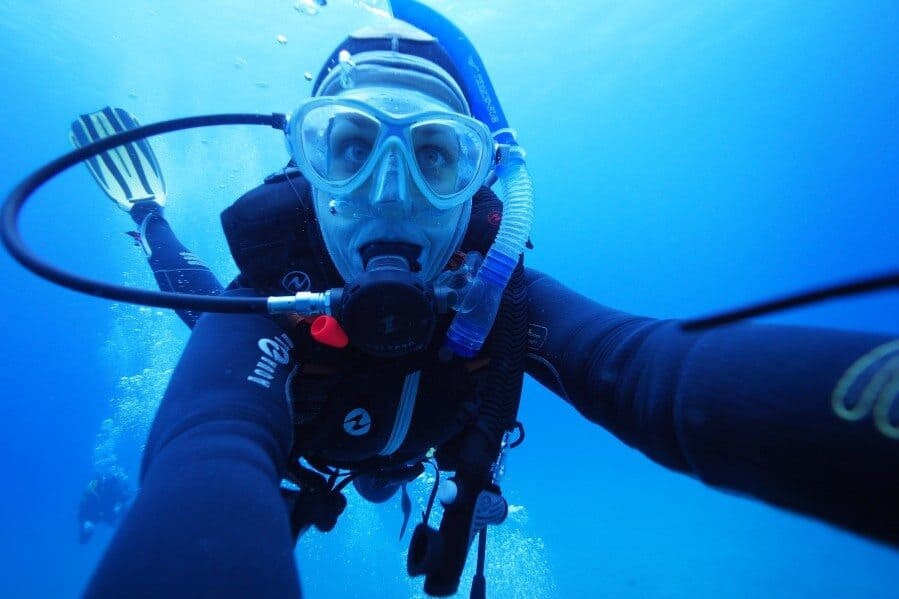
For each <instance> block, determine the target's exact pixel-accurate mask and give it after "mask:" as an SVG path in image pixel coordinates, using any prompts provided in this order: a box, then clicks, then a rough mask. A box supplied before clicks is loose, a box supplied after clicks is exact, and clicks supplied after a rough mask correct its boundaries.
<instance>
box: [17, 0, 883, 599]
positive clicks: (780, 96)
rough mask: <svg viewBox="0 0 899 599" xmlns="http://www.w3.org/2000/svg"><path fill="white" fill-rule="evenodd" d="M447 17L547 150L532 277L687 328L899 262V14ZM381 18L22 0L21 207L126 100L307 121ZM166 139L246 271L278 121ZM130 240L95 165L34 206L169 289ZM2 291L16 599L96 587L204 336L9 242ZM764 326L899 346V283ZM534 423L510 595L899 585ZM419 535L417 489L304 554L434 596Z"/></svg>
mask: <svg viewBox="0 0 899 599" xmlns="http://www.w3.org/2000/svg"><path fill="white" fill-rule="evenodd" d="M426 3H427V4H429V5H431V6H434V7H435V8H437V9H438V10H440V11H441V12H443V13H444V14H446V15H447V16H449V17H450V18H451V19H452V20H453V21H454V22H455V23H456V24H457V25H459V26H460V27H461V28H462V29H463V30H464V31H465V32H466V33H467V35H468V36H469V37H470V39H471V40H472V42H473V43H474V45H475V47H476V48H477V49H478V51H479V52H480V54H481V57H482V58H483V60H484V62H485V64H486V66H487V68H488V69H489V72H490V76H491V78H492V80H493V84H494V86H495V87H496V90H497V92H498V94H499V98H500V99H501V101H502V103H503V107H504V109H505V112H506V115H507V116H508V118H509V121H510V123H511V125H512V126H513V127H515V128H516V129H517V130H518V133H519V139H520V141H521V143H522V144H523V146H524V147H525V148H526V149H527V150H528V164H529V166H530V170H531V174H532V176H533V178H534V182H535V186H536V192H537V195H536V202H537V205H536V208H537V215H536V223H535V226H534V229H533V234H532V239H533V242H534V245H535V249H534V250H533V251H532V252H530V253H529V254H528V255H527V260H528V263H529V264H530V265H531V266H533V267H535V268H537V269H540V270H544V271H547V272H549V273H551V274H553V275H554V276H555V277H557V278H558V279H560V280H561V281H562V282H564V283H566V284H567V285H569V286H571V287H573V288H575V289H577V290H578V291H580V292H582V293H584V294H586V295H588V296H590V297H592V298H595V299H596V300H598V301H600V302H602V303H604V304H607V305H610V306H613V307H615V308H618V309H622V310H626V311H630V312H633V313H637V314H644V315H649V316H655V317H660V318H681V317H688V316H696V315H700V314H705V313H708V312H711V311H713V310H717V309H719V308H723V307H730V306H733V305H740V304H744V303H748V302H749V301H751V300H756V299H761V298H766V297H769V296H772V295H778V294H781V293H784V292H787V291H793V290H800V289H805V288H808V287H812V286H815V285H819V284H822V283H826V282H830V281H832V280H841V279H847V278H851V277H855V276H858V275H862V274H867V273H874V272H878V271H883V270H886V269H889V268H893V269H895V268H896V267H897V265H899V243H897V237H896V226H897V222H899V202H897V189H899V35H897V34H896V32H897V31H899V3H896V2H891V1H883V2H877V1H873V0H872V1H867V2H845V1H844V2H836V1H820V2H814V3H811V2H787V1H775V0H771V1H761V2H759V1H748V0H746V1H738V2H726V3H725V2H717V1H714V0H708V1H682V2H662V1H659V2H649V1H638V2H621V1H607V0H596V1H591V2H586V1H583V2H581V1H574V0H569V1H557V2H537V1H534V0H483V1H474V0H457V1H449V0H433V1H430V2H426ZM360 4H365V5H375V6H383V3H382V2H367V3H360V2H352V1H350V0H343V1H341V0H330V1H329V2H327V6H320V5H319V3H318V2H313V1H311V0H309V1H306V0H301V1H299V2H295V1H292V0H256V1H254V2H247V1H237V0H219V1H217V2H215V3H211V2H181V1H175V0H156V1H148V0H129V2H116V1H112V0H108V1H99V0H86V1H79V2H74V1H71V0H69V1H54V2H50V1H39V0H35V1H31V2H26V1H25V0H0V65H2V66H0V68H2V72H3V76H2V80H3V94H2V96H0V106H2V109H3V114H4V118H3V123H4V125H5V127H4V129H5V131H4V134H3V135H2V136H0V190H2V191H3V192H4V193H6V192H8V191H9V190H10V189H11V188H12V187H13V186H14V185H15V184H16V183H17V182H18V181H19V180H20V179H22V178H23V177H24V176H25V175H26V174H27V173H29V172H31V171H33V170H35V169H36V168H38V167H39V166H41V165H42V164H43V163H45V162H46V161H48V160H50V159H51V158H54V157H56V156H58V155H60V154H62V153H64V152H66V151H68V150H69V141H68V127H69V124H70V122H71V121H72V120H73V119H74V118H75V117H76V116H77V115H78V114H82V113H86V112H92V111H95V110H97V109H99V108H100V107H102V106H105V105H113V106H121V107H123V108H126V109H128V110H129V111H130V112H132V113H134V114H135V115H136V116H137V117H138V118H139V119H140V120H141V121H142V122H144V123H150V122H154V121H158V120H163V119H167V118H173V117H179V116H188V115H196V114H208V113H216V112H260V113H271V112H285V111H289V110H291V109H292V108H293V107H294V106H295V105H296V104H297V103H298V102H299V101H300V100H301V99H303V98H305V97H306V96H308V94H309V91H310V88H311V83H310V82H309V81H307V78H306V76H305V74H306V73H307V72H309V73H311V74H312V75H315V74H316V73H317V72H318V69H319V67H320V65H321V64H322V62H323V61H324V59H325V58H326V57H327V55H328V54H329V53H330V52H331V50H332V49H333V48H334V47H336V45H337V44H338V43H339V42H340V41H341V40H342V39H343V37H344V36H345V34H346V33H347V32H348V31H350V30H351V29H353V28H355V27H357V26H360V25H364V24H366V23H368V22H371V20H372V19H374V18H377V17H376V16H375V15H374V14H373V13H372V12H371V10H368V9H366V7H365V6H360ZM279 36H283V37H280V38H279ZM152 144H153V147H154V148H155V150H156V153H157V154H158V156H159V160H160V163H161V166H162V168H163V170H164V172H165V176H166V179H167V183H168V188H169V204H168V207H167V210H166V213H167V216H168V218H169V221H170V222H171V223H172V226H173V228H174V229H175V230H176V231H177V232H178V234H179V236H180V238H181V239H182V241H183V242H184V243H185V245H186V246H188V247H189V248H191V249H192V250H194V252H195V253H196V254H198V255H200V256H202V257H203V258H204V259H205V260H206V262H207V263H208V264H209V265H210V266H211V267H212V269H213V270H214V271H215V272H216V273H217V274H218V275H219V278H220V279H222V280H228V279H230V278H231V277H233V276H234V275H235V273H236V268H235V266H234V264H233V263H232V261H231V260H230V257H229V255H228V251H227V247H226V245H225V241H224V237H223V235H222V232H221V229H220V227H219V222H218V214H219V212H220V211H221V210H222V209H224V208H225V207H226V206H228V205H229V204H230V203H231V202H232V201H234V199H236V198H237V197H238V196H239V195H241V194H242V193H243V192H244V191H246V190H248V189H250V188H251V187H253V186H255V185H256V184H258V183H259V182H260V181H261V179H262V178H263V177H264V176H265V175H267V174H269V173H270V172H272V171H275V170H277V169H278V168H280V167H281V166H282V165H283V164H284V163H285V162H286V160H287V154H286V151H285V149H284V146H283V142H282V140H281V139H280V138H279V135H278V133H277V132H274V131H271V130H266V129H264V128H261V127H256V128H248V127H230V128H213V129H205V130H200V131H196V130H195V131H190V132H184V133H176V134H171V135H167V136H164V137H161V138H154V139H153V141H152ZM130 228H133V224H132V223H131V221H130V219H128V217H127V216H126V215H124V214H122V213H121V212H119V211H118V210H117V209H116V208H115V206H114V205H113V204H112V203H110V202H109V201H108V200H107V199H106V197H105V196H104V195H103V194H102V193H101V192H100V191H99V189H98V188H97V187H96V186H95V185H94V183H93V181H92V180H91V178H90V177H89V175H88V174H87V171H86V169H84V168H83V167H76V168H74V169H71V170H70V171H68V172H66V173H63V175H61V176H60V177H59V178H58V179H56V180H54V181H52V182H51V183H49V184H48V185H46V186H45V187H44V188H42V189H41V190H40V191H39V192H38V193H37V194H36V195H35V197H34V199H33V201H32V202H31V204H30V205H29V206H28V207H27V208H26V210H25V214H24V217H23V230H24V233H25V238H26V240H28V242H29V243H30V244H31V246H32V247H33V248H35V250H36V251H37V252H38V253H39V254H40V255H41V256H44V257H45V258H47V259H49V260H51V261H52V262H54V263H56V264H58V265H61V266H63V267H66V268H70V269H73V270H75V271H77V272H79V273H82V274H85V275H89V276H92V277H97V278H101V279H103V280H106V281H112V282H119V283H124V284H128V285H136V286H141V287H145V288H155V286H154V284H153V280H152V277H151V274H150V271H149V269H148V268H147V267H146V264H145V261H144V258H143V255H142V253H141V252H140V251H139V250H138V248H135V247H132V243H131V241H130V239H129V238H128V237H126V236H125V235H123V233H124V232H125V231H126V230H128V229H130ZM0 272H2V280H3V284H4V292H3V294H2V296H0V297H2V299H0V307H2V310H0V319H2V322H0V326H2V332H3V340H2V342H0V348H2V349H0V364H2V368H0V390H2V418H0V427H2V429H0V459H2V463H0V466H2V474H3V480H4V483H3V485H2V489H3V499H2V503H0V518H2V520H0V530H2V531H3V541H2V543H0V596H3V597H70V596H77V595H78V594H79V593H80V592H81V591H82V589H83V588H84V585H85V584H86V582H87V580H88V578H89V576H90V573H91V571H92V568H93V567H94V566H95V564H96V563H97V561H98V560H99V558H100V556H101V554H102V551H103V549H104V547H105V545H106V544H107V543H108V541H109V539H110V536H111V530H110V529H108V528H100V529H99V530H98V533H97V535H95V538H94V539H93V540H92V541H91V543H90V544H88V545H85V546H82V545H79V543H78V538H77V527H76V520H75V515H76V510H77V506H78V502H79V499H80V496H81V492H82V491H83V489H84V486H85V484H86V483H87V482H88V481H89V480H90V479H91V478H92V477H93V476H94V475H95V473H96V472H102V471H104V470H107V469H110V468H115V467H121V468H123V469H124V470H125V471H126V472H127V473H128V475H129V477H130V479H131V483H132V484H136V482H137V480H138V469H139V459H140V450H141V445H142V443H143V441H144V437H145V435H146V432H147V428H148V426H149V423H150V421H151V420H152V417H153V410H154V408H155V405H156V402H158V400H159V398H160V396H161V394H162V392H163V391H164V388H165V384H166V380H167V378H168V376H169V374H170V373H171V369H172V368H173V367H174V365H175V363H176V361H177V358H178V356H179V354H180V351H181V348H182V346H183V344H184V342H185V340H186V339H187V330H186V328H185V327H184V326H183V325H182V323H181V322H180V321H179V320H178V319H177V318H176V317H175V316H174V315H173V314H172V313H169V312H167V311H164V310H158V309H155V308H143V307H137V306H131V305H123V304H113V303H110V302H107V301H104V300H100V299H96V298H90V297H87V296H82V295H78V294H75V293H73V292H70V291H68V290H64V289H61V288H58V287H54V286H52V285H50V284H49V283H46V282H44V281H43V280H40V279H38V278H36V277H35V276H33V275H31V274H30V273H27V272H26V271H25V270H24V269H22V268H21V267H19V266H18V265H17V264H15V263H14V262H13V261H12V259H11V258H10V257H9V256H8V255H7V254H5V253H3V254H2V255H0ZM768 320H770V321H776V322H781V323H795V324H803V325H816V326H828V327H837V328H845V329H858V330H869V331H882V332H887V333H892V334H899V292H896V291H893V292H885V293H878V294H872V295H869V296H866V297H862V298H856V299H849V300H843V301H838V302H829V303H826V304H821V305H819V306H816V307H811V308H806V309H802V310H795V311H791V312H788V313H784V314H781V315H778V316H777V317H773V318H769V319H768ZM520 417H521V420H522V421H523V422H524V424H525V427H526V430H527V441H526V442H525V443H524V445H522V446H521V447H519V448H517V449H515V450H514V451H512V452H511V454H510V456H509V458H508V461H507V475H506V478H505V479H504V480H503V489H504V492H505V494H506V496H507V498H508V499H509V501H510V503H511V504H512V505H513V510H512V514H511V515H510V518H509V520H508V521H507V522H506V523H505V524H504V525H503V526H501V527H499V528H497V529H496V530H494V531H492V532H491V534H490V541H489V543H488V548H487V552H488V553H487V559H488V569H487V584H488V593H489V596H491V597H566V598H567V597H584V596H599V597H720V596H728V597H755V596H766V597H811V596H827V597H890V596H892V597H896V596H899V587H897V586H896V578H895V575H896V572H899V551H896V550H895V549H890V548H887V547H884V546H882V545H878V544H876V543H873V542H870V541H867V540H864V539H861V538H859V537H857V536H855V535H852V534H849V533H846V532H843V531H840V530H837V529H834V528H833V527H831V526H828V525H825V524H821V523H819V522H816V521H813V520H810V519H808V518H805V517H801V516H796V515H792V514H789V513H786V512H784V511H781V510H777V509H774V508H771V507H768V506H766V505H763V504H761V503H759V502H757V501H754V500H751V499H746V498H742V497H738V496H734V495H732V494H727V493H723V492H720V491H717V490H714V489H711V488H708V487H706V486H704V485H702V484H701V483H699V482H697V481H695V480H692V479H690V478H687V477H684V476H681V475H676V474H673V473H670V472H668V471H666V470H665V469H664V468H662V467H661V466H658V465H656V464H654V463H652V462H650V461H649V460H648V459H646V458H645V457H644V456H643V455H642V454H640V453H638V452H636V451H634V450H632V449H630V448H628V447H626V446H624V445H623V444H622V443H620V442H619V441H617V440H616V439H615V438H613V437H611V436H610V435H609V434H608V433H606V432H605V431H604V430H602V429H601V428H599V427H597V426H596V425H593V424H591V423H589V422H587V421H585V420H584V419H583V418H582V417H580V416H579V415H578V414H577V413H576V412H575V411H574V410H573V409H572V408H571V407H569V406H568V405H566V404H565V403H564V402H563V401H562V400H560V399H558V398H557V397H555V396H554V395H552V394H551V393H550V392H548V391H546V390H544V389H543V388H541V387H540V386H539V385H538V384H536V383H535V382H534V381H532V380H528V381H527V382H526V386H525V392H524V397H523V401H522V409H521V413H520ZM859 467H860V468H863V467H866V465H865V464H859ZM884 475H885V476H894V477H895V476H899V473H884ZM414 486H415V488H414V489H413V491H414V495H415V497H414V499H415V500H416V501H419V502H420V501H421V497H422V494H423V493H424V492H425V491H426V487H425V484H424V482H420V483H416V484H415V485H414ZM897 510H899V506H897ZM416 511H417V510H415V509H414V510H413V514H414V513H415V512H416ZM400 522H401V513H400V509H399V500H398V498H397V500H396V501H394V502H389V503H387V504H385V505H383V506H372V505H369V504H365V503H363V502H361V501H360V500H359V499H358V498H357V497H351V498H350V508H349V509H348V510H347V512H345V514H344V516H343V517H342V518H341V520H340V521H339V523H338V525H337V528H336V529H335V531H334V532H332V533H330V534H328V535H322V534H318V533H312V534H309V535H308V536H307V537H304V539H303V540H302V541H301V542H300V545H299V548H298V550H297V559H298V560H299V566H300V572H301V575H302V578H303V589H304V591H305V593H306V596H308V597H346V596H359V595H360V594H361V595H362V596H365V597H372V598H375V597H420V596H423V593H422V591H421V580H420V579H419V580H409V579H408V578H407V577H406V575H405V550H406V548H407V546H408V535H407V537H406V538H405V539H403V540H402V541H401V542H398V541H397V536H398V533H399V528H400ZM474 561H475V560H474V559H473V558H471V559H469V573H468V574H466V575H465V576H464V577H463V581H462V584H461V586H460V594H459V595H460V596H466V597H467V596H468V589H469V585H470V573H471V568H470V567H471V566H472V565H473V563H474ZM135 590H136V591H138V590H139V589H135Z"/></svg>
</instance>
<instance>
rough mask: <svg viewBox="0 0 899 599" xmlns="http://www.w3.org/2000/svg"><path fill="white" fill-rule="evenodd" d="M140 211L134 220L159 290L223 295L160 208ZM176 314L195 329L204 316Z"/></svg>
mask: <svg viewBox="0 0 899 599" xmlns="http://www.w3.org/2000/svg"><path fill="white" fill-rule="evenodd" d="M148 205H150V204H149V203H148ZM152 206H154V207H155V206H156V205H155V204H154V205H152ZM138 208H139V207H138V206H136V207H135V208H133V209H132V213H134V214H132V217H133V218H134V219H135V220H136V221H137V222H138V224H139V226H140V244H141V246H142V247H143V249H144V252H145V253H146V254H147V262H148V263H149V264H150V268H151V269H152V270H153V277H154V278H155V279H156V284H157V285H159V289H160V290H162V291H168V292H174V293H191V294H194V295H219V294H221V292H222V290H223V287H222V284H221V283H220V282H219V281H218V279H216V277H215V275H214V274H213V273H212V271H211V270H209V267H208V266H206V265H205V264H204V263H203V262H202V261H201V260H200V259H199V258H197V256H196V255H194V253H193V252H191V251H190V250H188V249H187V248H186V247H184V245H183V244H182V243H181V242H180V241H179V240H178V238H177V237H176V236H175V232H174V231H172V227H171V226H170V225H169V223H168V221H167V220H166V219H165V217H164V216H163V215H162V211H161V209H160V208H156V210H155V211H150V210H145V212H146V214H143V213H142V214H137V211H138ZM176 313H177V314H178V317H179V318H181V320H182V321H184V324H186V325H187V326H188V327H189V328H193V327H194V325H195V324H196V323H197V319H198V318H200V314H201V313H200V312H196V311H194V310H176Z"/></svg>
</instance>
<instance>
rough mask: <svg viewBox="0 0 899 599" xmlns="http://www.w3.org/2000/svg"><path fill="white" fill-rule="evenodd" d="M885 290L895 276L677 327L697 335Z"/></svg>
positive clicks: (896, 281) (898, 278)
mask: <svg viewBox="0 0 899 599" xmlns="http://www.w3.org/2000/svg"><path fill="white" fill-rule="evenodd" d="M888 287H899V272H893V273H887V274H885V275H880V276H876V277H870V278H867V279H857V280H855V281H849V282H846V283H840V284H837V285H832V286H830V287H821V288H818V289H812V290H811V291H806V292H803V293H797V294H795V295H789V296H786V297H783V298H779V299H773V300H768V301H765V302H759V303H757V304H752V305H750V306H746V307H745V308H739V309H735V310H729V311H726V312H721V313H719V314H713V315H711V316H706V317H704V318H696V319H693V320H688V321H686V322H684V323H683V324H682V325H681V329H683V330H684V331H701V330H704V329H710V328H714V327H719V326H723V325H726V324H731V323H734V322H737V321H740V320H745V319H747V318H754V317H756V316H764V315H766V314H772V313H774V312H780V311H782V310H787V309H790V308H797V307H799V306H806V305H809V304H814V303H817V302H820V301H824V300H827V299H833V298H837V297H845V296H847V295H859V294H862V293H870V292H871V291H879V290H882V289H886V288H888Z"/></svg>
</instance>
